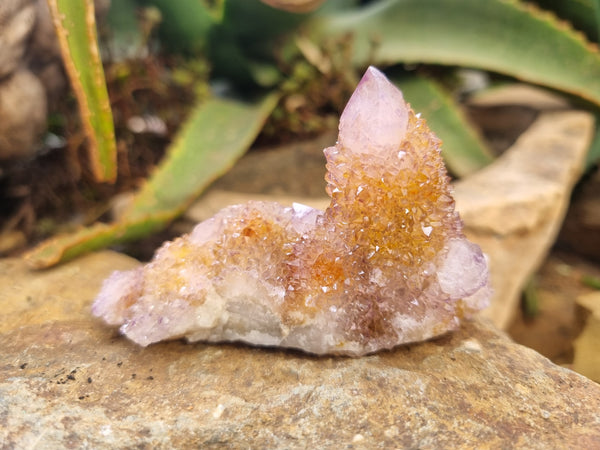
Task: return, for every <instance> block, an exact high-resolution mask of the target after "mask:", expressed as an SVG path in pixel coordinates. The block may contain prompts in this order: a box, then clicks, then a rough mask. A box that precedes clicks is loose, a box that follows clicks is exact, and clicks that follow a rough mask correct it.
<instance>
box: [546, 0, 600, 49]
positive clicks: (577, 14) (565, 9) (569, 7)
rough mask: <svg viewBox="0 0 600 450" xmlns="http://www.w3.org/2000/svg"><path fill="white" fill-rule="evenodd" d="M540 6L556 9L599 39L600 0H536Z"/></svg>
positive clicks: (579, 27) (582, 29) (590, 35)
mask: <svg viewBox="0 0 600 450" xmlns="http://www.w3.org/2000/svg"><path fill="white" fill-rule="evenodd" d="M535 3H537V4H538V5H539V6H541V7H542V8H544V9H548V10H551V11H554V12H555V13H556V14H557V15H558V16H559V17H561V18H562V19H566V20H568V21H569V22H571V23H572V24H573V26H574V27H575V28H577V29H578V30H581V31H583V32H585V34H586V35H587V36H588V37H589V38H590V39H593V40H595V41H598V39H599V38H600V35H599V33H598V31H599V26H600V23H599V15H600V2H599V1H598V0H570V1H565V0H536V2H535Z"/></svg>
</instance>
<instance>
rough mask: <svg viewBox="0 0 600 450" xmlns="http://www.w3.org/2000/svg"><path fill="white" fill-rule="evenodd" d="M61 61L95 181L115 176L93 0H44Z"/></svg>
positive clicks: (110, 178) (113, 136)
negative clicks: (86, 140)
mask: <svg viewBox="0 0 600 450" xmlns="http://www.w3.org/2000/svg"><path fill="white" fill-rule="evenodd" d="M48 5H49V7H50V11H51V14H52V18H53V21H54V25H55V28H56V32H57V35H58V42H59V44H60V50H61V53H62V56H63V61H64V64H65V68H66V71H67V74H68V76H69V79H70V81H71V85H72V87H73V91H74V92H75V96H76V97H77V102H78V104H79V113H80V116H81V121H82V123H83V128H84V130H85V133H86V135H87V138H88V149H89V154H90V161H91V166H92V171H93V173H94V176H95V178H96V179H97V180H98V181H109V182H112V181H114V180H115V178H116V176H117V147H116V142H115V132H114V126H113V118H112V112H111V108H110V102H109V99H108V92H107V89H106V81H105V79H104V71H103V69H102V61H101V60H100V52H99V50H98V39H97V35H96V22H95V18H94V2H93V0H48Z"/></svg>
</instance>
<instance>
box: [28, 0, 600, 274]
mask: <svg viewBox="0 0 600 450" xmlns="http://www.w3.org/2000/svg"><path fill="white" fill-rule="evenodd" d="M48 1H49V3H50V5H51V6H52V11H53V15H54V17H55V21H56V24H57V29H58V32H59V37H60V40H61V48H62V50H63V55H64V58H65V63H66V66H67V68H68V69H69V70H68V72H69V75H70V78H71V81H72V84H73V87H74V90H75V92H76V95H77V97H78V100H79V103H80V107H81V113H82V121H83V123H84V125H85V127H86V130H87V132H88V135H89V136H90V142H91V146H90V148H91V149H92V156H93V157H94V158H93V161H95V162H94V164H95V173H96V174H97V176H98V177H99V178H103V179H109V180H110V179H111V177H114V173H115V166H114V135H113V134H112V119H111V117H110V106H109V105H108V103H107V96H106V88H105V86H104V84H103V83H104V81H103V78H102V77H101V74H102V72H101V64H100V61H99V58H98V57H97V55H98V51H97V44H96V42H95V33H94V28H93V20H91V19H90V17H91V16H90V11H91V9H90V8H91V3H92V2H91V0H85V1H75V0H48ZM133 1H137V4H138V5H153V6H154V7H157V8H159V9H160V10H161V12H162V15H163V26H162V37H163V39H165V41H164V42H166V43H167V44H168V48H170V49H172V51H182V52H184V53H188V54H189V53H194V52H203V53H205V54H206V55H208V56H209V58H210V60H211V63H212V66H213V75H214V76H216V77H221V78H225V79H227V80H228V81H229V83H230V84H231V85H233V86H238V87H243V88H244V89H245V90H253V89H254V90H256V89H257V88H258V87H259V86H262V87H265V86H268V87H270V88H271V89H272V90H271V92H272V94H270V95H263V96H262V97H261V99H260V100H257V101H256V102H254V103H250V104H248V103H243V102H231V101H225V100H220V99H217V98H215V99H213V100H211V101H209V102H208V103H207V104H206V105H199V106H198V107H197V108H196V112H195V113H193V115H192V118H191V119H190V121H189V122H188V125H186V126H185V127H184V128H183V129H182V131H181V133H180V134H179V136H180V137H179V138H178V139H177V140H176V141H175V143H174V145H173V147H172V148H171V150H170V151H169V156H168V157H167V158H166V159H165V161H164V162H163V163H162V165H161V167H160V168H159V169H158V170H157V171H156V172H155V173H154V175H153V176H152V178H151V179H150V180H149V181H148V182H147V183H146V184H145V185H144V187H143V188H142V189H141V191H140V192H139V193H138V194H137V196H136V197H135V199H134V201H133V204H132V206H131V208H130V209H129V211H128V212H127V213H126V214H125V215H124V216H123V217H122V218H121V219H120V220H119V221H117V222H115V223H113V224H97V225H94V226H92V227H90V228H88V229H84V230H82V231H80V232H79V233H75V234H73V235H69V236H64V237H59V238H54V239H52V240H50V241H48V242H46V243H44V244H42V246H41V247H39V248H38V249H35V250H34V251H33V252H32V253H30V255H29V257H28V258H29V261H30V262H31V264H32V265H34V266H36V267H45V266H48V265H51V264H55V263H57V262H60V261H62V260H65V259H69V258H72V257H74V256H76V255H77V254H79V253H81V252H84V251H90V250H93V249H96V248H100V247H103V246H107V245H110V244H111V243H113V242H116V241H121V240H125V239H135V238H138V237H140V236H143V235H145V234H148V233H150V232H153V231H155V230H157V229H159V228H161V227H164V226H165V225H166V224H167V223H168V222H169V221H170V220H172V219H173V218H174V217H176V216H177V215H178V214H179V213H181V211H182V210H183V209H184V208H185V207H186V206H187V205H188V204H189V202H190V201H191V200H192V199H193V198H194V197H195V196H196V195H198V194H199V192H201V191H202V189H203V188H204V187H205V186H206V185H207V184H208V183H209V182H210V181H212V180H213V179H214V178H215V177H217V176H218V175H219V174H221V173H223V171H224V170H226V169H227V167H229V166H230V165H231V164H233V162H234V161H235V160H236V158H238V157H239V156H240V155H241V154H242V153H243V152H244V151H245V150H246V149H247V148H248V147H249V145H250V144H251V141H252V139H253V138H254V137H255V136H256V135H257V134H258V133H259V131H260V127H261V125H262V124H263V123H264V121H265V120H266V119H267V117H268V115H269V114H270V112H271V111H272V110H273V108H274V107H275V104H276V100H277V97H278V95H277V94H276V91H277V90H276V86H277V84H278V83H279V81H280V80H281V79H282V76H283V74H282V73H281V72H280V70H279V68H278V66H277V64H276V58H275V56H274V54H273V52H274V49H275V47H274V45H273V42H274V40H275V37H277V36H281V35H285V34H287V38H288V39H290V38H291V39H290V41H293V38H294V33H295V29H296V27H297V26H298V25H299V24H300V23H301V22H303V23H304V25H306V27H305V29H306V30H308V35H309V36H310V37H311V38H312V39H314V41H315V45H316V46H317V47H318V45H319V43H320V42H322V40H323V39H333V38H336V37H339V36H340V35H343V34H347V35H350V36H351V37H352V42H353V54H352V61H353V64H354V65H355V67H356V70H357V71H359V70H362V68H364V65H366V64H367V63H375V64H378V65H379V66H388V65H397V64H399V63H419V64H436V65H437V64H441V65H449V66H466V67H474V68H479V69H482V70H488V71H492V72H498V73H502V74H506V75H510V76H512V77H514V78H518V79H522V80H525V81H528V82H531V83H536V84H540V85H543V86H547V87H550V88H553V89H556V90H559V91H563V92H566V93H569V94H571V95H574V96H577V97H580V98H582V99H584V100H586V101H588V102H590V103H591V104H593V105H596V106H593V109H594V111H600V109H598V108H597V106H600V55H599V53H598V50H597V47H595V46H593V45H591V44H590V42H588V41H586V39H585V38H584V37H583V36H582V35H581V34H580V33H577V32H575V31H574V30H573V29H572V28H571V27H570V25H569V24H567V23H565V22H562V21H560V20H558V19H557V18H556V17H555V16H554V15H552V14H550V13H548V12H546V11H543V10H541V9H539V7H537V6H534V5H532V4H530V3H525V2H519V1H516V0H486V1H481V0H381V1H372V2H369V3H368V4H367V5H366V6H362V7H361V6H359V3H360V2H358V1H356V0H329V1H328V2H325V4H324V5H323V7H322V8H321V9H320V10H317V11H316V12H314V13H312V14H305V15H293V14H291V13H288V12H282V11H275V10H273V9H271V8H270V7H268V6H266V5H263V4H261V3H259V2H258V0H220V1H217V2H204V1H197V2H196V1H195V2H194V5H193V8H191V9H190V8H187V7H186V5H187V3H186V2H168V1H166V0H128V2H126V3H127V4H128V5H129V6H128V8H130V9H131V5H132V2H133ZM587 1H588V2H591V3H590V4H591V8H592V9H589V11H594V14H585V15H584V18H585V20H583V22H578V23H580V24H581V23H582V24H583V25H580V28H581V29H583V30H584V31H585V32H586V33H588V36H592V37H593V36H596V38H597V36H598V34H597V33H596V34H595V35H594V26H595V29H596V31H597V27H598V17H599V16H600V12H599V11H600V10H599V9H598V1H597V0H587ZM284 3H285V2H284ZM538 3H539V4H542V5H545V6H553V7H555V8H557V10H558V8H559V7H560V4H562V3H561V2H558V3H557V2H553V1H552V0H547V1H539V2H538ZM563 3H564V2H563ZM207 5H212V6H207ZM563 6H564V5H563ZM567 9H568V11H567V12H568V14H570V15H569V16H568V17H570V18H572V19H573V20H574V21H577V20H578V19H576V17H577V16H576V15H575V14H574V9H572V8H571V9H569V8H567ZM565 14H566V13H565ZM249 19H252V20H249ZM84 34H85V36H84ZM290 49H293V46H288V47H287V51H289V50H290ZM73 68H74V69H73ZM78 74H80V75H81V76H80V78H81V80H78V79H77V78H78V76H79V75H78ZM99 74H100V75H99ZM398 81H399V83H400V84H401V87H402V88H403V89H404V91H405V95H406V98H407V99H408V101H409V102H411V103H412V104H413V106H414V107H416V109H418V110H422V111H423V112H424V113H425V114H426V117H427V119H428V122H429V123H430V126H431V128H432V129H433V130H435V131H436V132H437V133H438V135H440V137H441V138H442V140H443V141H445V143H446V144H445V147H446V148H445V150H444V151H445V155H444V156H445V158H446V161H447V163H448V165H449V166H450V168H451V169H452V170H453V171H454V172H455V173H457V174H459V175H460V174H467V173H469V172H471V171H473V170H477V169H478V168H479V167H482V166H483V165H485V164H487V163H489V162H490V161H491V156H490V154H489V152H488V151H487V149H486V147H485V144H483V143H482V141H481V140H480V139H479V138H478V135H477V133H475V132H474V131H473V130H472V129H471V128H470V126H469V124H468V122H467V121H466V119H465V118H464V116H463V115H462V114H461V112H460V107H459V106H458V104H457V103H456V102H455V101H454V100H453V98H452V96H451V95H449V94H448V93H446V92H444V90H443V89H442V88H440V86H439V85H437V84H436V83H432V82H431V81H429V80H426V79H422V78H418V77H414V76H413V78H412V79H411V78H404V79H403V80H398ZM78 83H79V84H78ZM436 105H437V106H436ZM434 106H435V107H434ZM457 130H458V131H457ZM225 136H230V139H224V137H225ZM94 145H97V147H94ZM198 148H200V149H201V151H200V152H199V153H197V149H198ZM592 149H593V150H592V152H590V160H592V158H597V157H598V156H600V150H598V149H600V138H596V141H595V143H594V145H593V146H592Z"/></svg>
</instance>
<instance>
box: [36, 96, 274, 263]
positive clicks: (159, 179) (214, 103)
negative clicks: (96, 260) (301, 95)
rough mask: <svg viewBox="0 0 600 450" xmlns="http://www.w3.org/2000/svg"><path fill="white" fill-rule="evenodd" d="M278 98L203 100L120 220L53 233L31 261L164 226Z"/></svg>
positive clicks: (56, 258)
mask: <svg viewBox="0 0 600 450" xmlns="http://www.w3.org/2000/svg"><path fill="white" fill-rule="evenodd" d="M277 100H278V95H277V94H269V95H266V96H263V97H261V98H260V99H258V100H256V101H254V102H252V103H244V102H241V101H233V100H224V99H219V98H214V99H211V100H209V101H207V102H205V103H203V104H201V105H200V106H199V107H197V108H196V110H195V111H194V112H193V113H192V115H191V117H190V119H189V120H188V121H187V122H186V124H185V125H184V126H183V128H182V130H181V132H180V133H179V135H178V137H177V138H176V140H175V141H174V143H173V144H172V145H171V147H170V148H169V151H168V154H167V156H166V157H165V160H164V161H163V162H162V163H161V165H160V166H159V167H158V169H157V170H156V172H155V173H154V174H153V176H152V178H151V179H150V180H149V181H147V182H146V184H145V185H144V186H143V187H142V189H141V190H140V192H139V193H138V194H137V195H136V196H135V198H134V200H133V203H132V206H131V207H130V208H129V210H128V211H126V212H125V213H124V214H123V217H122V218H121V220H119V221H118V222H115V223H112V224H102V223H99V224H95V225H92V226H91V227H88V228H82V229H81V230H79V231H77V232H75V233H73V234H69V235H63V236H57V237H54V238H51V239H49V240H47V241H46V242H43V243H42V244H40V245H39V246H38V247H36V248H35V249H33V250H32V251H31V252H30V253H29V254H27V255H26V256H25V258H26V260H27V262H28V263H29V265H30V266H32V267H34V268H45V267H49V266H52V265H54V264H57V263H60V262H64V261H66V260H69V259H72V258H74V257H76V256H78V255H81V254H83V253H86V252H90V251H93V250H97V249H100V248H103V247H107V246H109V245H111V244H114V243H117V242H123V241H127V240H132V239H137V238H140V237H143V236H146V235H148V234H150V233H152V232H155V231H157V230H159V229H161V228H163V227H164V226H166V225H167V224H168V223H169V222H170V221H171V220H172V219H174V218H175V217H177V216H178V215H179V214H180V213H181V212H183V210H184V209H185V208H186V207H187V206H188V205H189V204H190V203H191V202H192V201H193V200H194V198H196V196H198V195H199V194H200V193H201V192H202V190H203V189H204V188H206V186H208V185H209V184H210V183H211V182H212V181H213V180H215V179H216V178H217V177H218V176H219V175H221V174H223V173H224V172H225V171H226V170H227V169H229V168H230V167H231V166H232V165H233V164H234V162H235V161H236V160H237V159H238V158H239V157H240V156H241V155H243V154H244V152H245V151H246V150H247V149H248V147H250V145H251V144H252V142H253V141H254V139H255V138H256V136H257V135H258V133H259V132H260V130H261V129H262V126H263V124H264V122H265V121H266V119H267V118H268V117H269V115H270V113H271V111H272V110H273V109H274V108H275V105H276V104H277Z"/></svg>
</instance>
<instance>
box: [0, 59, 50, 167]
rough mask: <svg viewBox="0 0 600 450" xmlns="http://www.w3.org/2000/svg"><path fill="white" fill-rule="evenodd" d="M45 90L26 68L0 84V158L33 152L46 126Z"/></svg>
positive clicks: (26, 154)
mask: <svg viewBox="0 0 600 450" xmlns="http://www.w3.org/2000/svg"><path fill="white" fill-rule="evenodd" d="M46 115H47V111H46V93H45V92H44V88H43V86H42V84H41V83H40V81H39V79H38V78H37V77H36V76H35V75H33V74H32V73H31V72H29V71H28V70H25V69H21V70H18V71H17V72H15V73H13V74H12V75H11V76H10V77H8V78H5V79H4V80H3V81H2V83H0V160H2V159H14V158H20V157H25V156H28V155H31V154H32V153H33V152H34V151H35V144H36V143H37V140H38V139H39V138H40V136H41V134H42V133H43V131H44V130H45V128H46Z"/></svg>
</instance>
